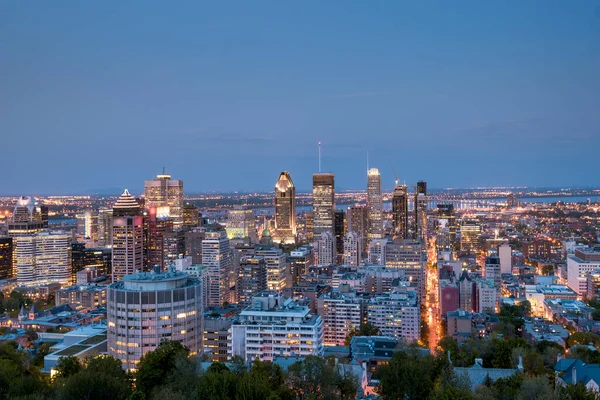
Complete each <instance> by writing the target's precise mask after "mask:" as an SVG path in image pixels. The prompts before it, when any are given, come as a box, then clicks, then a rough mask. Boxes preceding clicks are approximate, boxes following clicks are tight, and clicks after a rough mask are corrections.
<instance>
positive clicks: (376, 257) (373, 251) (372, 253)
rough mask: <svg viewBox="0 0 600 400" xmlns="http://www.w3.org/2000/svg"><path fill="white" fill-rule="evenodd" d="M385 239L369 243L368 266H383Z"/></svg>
mask: <svg viewBox="0 0 600 400" xmlns="http://www.w3.org/2000/svg"><path fill="white" fill-rule="evenodd" d="M387 244H388V240H387V239H373V240H371V242H369V257H368V260H369V264H373V265H385V251H386V246H387Z"/></svg>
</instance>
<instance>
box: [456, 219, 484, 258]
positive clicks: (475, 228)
mask: <svg viewBox="0 0 600 400" xmlns="http://www.w3.org/2000/svg"><path fill="white" fill-rule="evenodd" d="M481 245H482V243H481V225H479V224H478V223H477V222H475V221H467V220H465V221H463V222H462V224H461V226H460V250H461V251H462V252H465V253H471V252H474V253H479V252H481Z"/></svg>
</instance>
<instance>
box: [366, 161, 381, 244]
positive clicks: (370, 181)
mask: <svg viewBox="0 0 600 400" xmlns="http://www.w3.org/2000/svg"><path fill="white" fill-rule="evenodd" d="M367 220H368V230H367V240H368V241H369V242H370V241H371V240H373V239H381V238H382V237H383V197H382V195H381V175H380V174H379V170H378V169H377V168H371V169H370V170H369V171H368V172H367Z"/></svg>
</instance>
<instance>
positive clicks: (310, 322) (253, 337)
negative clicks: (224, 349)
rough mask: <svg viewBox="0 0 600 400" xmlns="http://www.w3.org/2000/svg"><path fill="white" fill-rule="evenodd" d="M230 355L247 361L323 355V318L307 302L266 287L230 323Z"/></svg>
mask: <svg viewBox="0 0 600 400" xmlns="http://www.w3.org/2000/svg"><path fill="white" fill-rule="evenodd" d="M230 332H231V355H232V356H240V357H242V358H243V359H244V360H246V361H251V360H261V361H273V359H274V358H275V357H278V356H284V357H289V356H292V355H296V356H299V357H306V356H309V355H314V356H322V355H323V321H322V320H321V317H320V316H319V315H315V314H314V313H313V312H312V310H311V309H310V308H309V307H308V306H306V305H301V304H298V303H296V302H294V301H292V300H291V299H288V298H284V297H282V296H281V295H279V294H278V293H276V292H271V291H265V292H262V293H260V294H258V295H257V296H254V297H253V298H252V304H251V305H250V306H248V307H246V308H245V309H244V310H243V311H242V312H241V313H240V315H239V319H238V321H237V322H236V323H234V324H233V325H232V326H231V330H230Z"/></svg>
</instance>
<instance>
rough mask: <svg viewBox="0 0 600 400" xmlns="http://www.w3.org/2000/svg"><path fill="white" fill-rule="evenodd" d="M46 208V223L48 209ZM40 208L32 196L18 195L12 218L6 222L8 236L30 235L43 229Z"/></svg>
mask: <svg viewBox="0 0 600 400" xmlns="http://www.w3.org/2000/svg"><path fill="white" fill-rule="evenodd" d="M45 210H46V225H47V220H48V214H47V212H48V209H47V208H45ZM42 218H43V217H42V208H41V207H40V205H39V203H38V202H37V200H36V199H35V198H33V197H25V196H22V197H19V198H18V199H17V203H16V204H15V208H14V211H13V216H12V220H11V221H9V222H8V236H11V237H15V236H19V235H31V234H36V233H38V232H41V231H42V230H43V229H44V220H43V219H42Z"/></svg>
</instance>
